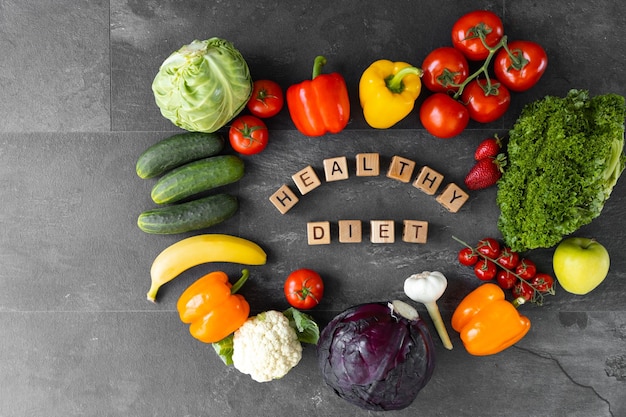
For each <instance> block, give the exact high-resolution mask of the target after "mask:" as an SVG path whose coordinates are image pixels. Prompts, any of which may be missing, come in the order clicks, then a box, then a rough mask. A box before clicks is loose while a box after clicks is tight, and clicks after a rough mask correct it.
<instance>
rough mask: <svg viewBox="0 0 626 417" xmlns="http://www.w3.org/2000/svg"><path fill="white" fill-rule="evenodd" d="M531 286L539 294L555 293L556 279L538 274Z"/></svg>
mask: <svg viewBox="0 0 626 417" xmlns="http://www.w3.org/2000/svg"><path fill="white" fill-rule="evenodd" d="M530 285H532V286H533V287H535V289H536V290H537V291H539V292H543V293H549V292H553V291H554V278H553V277H552V275H550V274H546V273H543V272H539V273H537V275H535V276H534V277H533V278H532V279H531V280H530Z"/></svg>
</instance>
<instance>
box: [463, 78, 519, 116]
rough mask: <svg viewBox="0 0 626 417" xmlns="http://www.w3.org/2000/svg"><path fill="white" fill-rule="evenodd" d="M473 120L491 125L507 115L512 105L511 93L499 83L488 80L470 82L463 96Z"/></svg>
mask: <svg viewBox="0 0 626 417" xmlns="http://www.w3.org/2000/svg"><path fill="white" fill-rule="evenodd" d="M461 101H462V102H463V103H464V104H465V106H466V107H467V110H468V112H469V116H470V118H471V119H472V120H475V121H477V122H479V123H491V122H493V121H495V120H498V119H499V118H500V117H502V116H503V115H504V113H506V111H507V110H508V109H509V105H510V104H511V93H510V92H509V90H508V89H507V88H506V87H505V86H504V85H503V84H502V83H499V82H495V81H494V80H486V79H478V78H477V79H474V80H472V81H470V82H469V83H468V84H467V85H466V86H465V88H464V89H463V93H462V94H461Z"/></svg>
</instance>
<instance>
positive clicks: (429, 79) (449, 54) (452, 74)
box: [422, 46, 469, 93]
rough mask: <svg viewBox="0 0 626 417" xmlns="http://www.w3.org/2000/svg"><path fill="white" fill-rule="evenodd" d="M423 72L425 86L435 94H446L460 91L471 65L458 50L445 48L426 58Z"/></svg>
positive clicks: (438, 49) (436, 50)
mask: <svg viewBox="0 0 626 417" xmlns="http://www.w3.org/2000/svg"><path fill="white" fill-rule="evenodd" d="M422 70H423V71H424V73H423V74H422V82H423V83H424V86H426V88H428V89H429V90H430V91H432V92H434V93H445V92H446V91H457V90H458V89H459V84H461V83H462V82H463V81H465V79H466V78H467V76H468V75H469V64H468V63H467V59H465V56H464V55H463V54H462V53H461V52H460V51H459V50H458V49H455V48H452V47H451V46H444V47H441V48H437V49H435V50H433V51H432V52H431V53H429V54H428V55H427V56H426V58H424V62H423V63H422Z"/></svg>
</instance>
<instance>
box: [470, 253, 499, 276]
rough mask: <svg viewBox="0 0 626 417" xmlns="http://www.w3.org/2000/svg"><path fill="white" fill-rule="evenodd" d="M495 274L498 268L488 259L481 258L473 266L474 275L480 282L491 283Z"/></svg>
mask: <svg viewBox="0 0 626 417" xmlns="http://www.w3.org/2000/svg"><path fill="white" fill-rule="evenodd" d="M497 273H498V267H497V266H496V264H494V263H493V262H491V261H490V260H488V259H484V258H483V259H481V260H479V261H478V262H477V263H476V265H474V275H476V277H478V279H479V280H481V281H491V280H492V279H494V278H495V277H496V274H497Z"/></svg>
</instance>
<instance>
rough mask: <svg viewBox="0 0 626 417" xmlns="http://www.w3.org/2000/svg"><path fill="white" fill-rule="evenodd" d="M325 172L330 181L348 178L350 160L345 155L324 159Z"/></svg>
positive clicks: (327, 179)
mask: <svg viewBox="0 0 626 417" xmlns="http://www.w3.org/2000/svg"><path fill="white" fill-rule="evenodd" d="M324 172H325V173H326V181H328V182H331V181H339V180H347V179H348V177H349V173H348V160H347V159H346V157H345V156H338V157H337V158H329V159H324Z"/></svg>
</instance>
